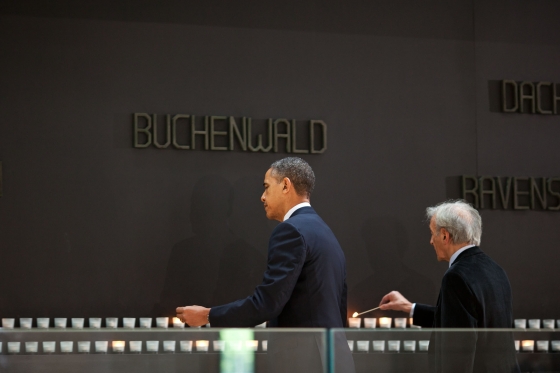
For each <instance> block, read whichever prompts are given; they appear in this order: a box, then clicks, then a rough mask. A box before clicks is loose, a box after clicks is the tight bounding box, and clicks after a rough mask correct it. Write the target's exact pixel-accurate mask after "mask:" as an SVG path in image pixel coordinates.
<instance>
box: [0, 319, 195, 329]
mask: <svg viewBox="0 0 560 373" xmlns="http://www.w3.org/2000/svg"><path fill="white" fill-rule="evenodd" d="M101 321H102V319H101V318H100V317H90V318H89V319H88V322H89V327H90V328H91V329H99V328H101ZM118 323H119V318H118V317H107V318H105V327H106V328H109V329H116V328H117V326H118ZM84 324H85V319H83V318H72V319H71V325H72V328H73V329H83V328H84ZM152 324H153V319H152V318H151V317H140V319H139V326H140V328H143V329H150V328H151V327H152ZM14 325H15V319H7V318H6V319H2V328H3V329H13V328H14ZM32 325H33V318H31V317H22V318H20V319H19V326H20V328H21V329H31V326H32ZM67 325H68V319H67V318H65V317H57V318H55V319H54V327H55V328H58V329H65V328H66V326H67ZM49 326H50V318H48V317H39V318H37V328H39V329H48V328H49ZM156 326H157V327H158V328H167V327H168V326H169V317H156ZM123 327H124V328H127V329H134V328H135V327H136V318H134V317H124V318H123ZM173 327H175V328H184V327H185V324H184V323H182V322H181V320H179V319H178V318H176V317H174V318H173Z"/></svg>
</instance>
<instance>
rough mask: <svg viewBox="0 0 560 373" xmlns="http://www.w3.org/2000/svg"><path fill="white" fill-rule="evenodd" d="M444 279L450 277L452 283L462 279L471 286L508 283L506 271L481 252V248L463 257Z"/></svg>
mask: <svg viewBox="0 0 560 373" xmlns="http://www.w3.org/2000/svg"><path fill="white" fill-rule="evenodd" d="M473 249H474V248H473ZM469 250H471V249H469ZM469 250H467V252H468V251H469ZM467 252H465V254H466V253H467ZM444 277H448V279H451V280H452V281H453V280H457V279H459V278H460V279H462V281H464V282H466V283H470V284H472V283H478V282H481V283H488V282H489V281H490V282H492V281H500V280H506V281H508V280H507V274H506V272H505V271H504V269H503V268H502V267H500V265H499V264H498V263H496V262H495V261H494V260H493V259H492V258H491V257H490V256H489V255H487V254H486V253H484V251H482V250H480V248H476V250H473V252H471V253H469V255H464V256H463V255H461V257H459V258H458V260H457V262H456V263H454V264H453V265H452V266H451V268H449V269H448V270H447V272H446V273H445V276H444Z"/></svg>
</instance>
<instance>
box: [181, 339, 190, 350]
mask: <svg viewBox="0 0 560 373" xmlns="http://www.w3.org/2000/svg"><path fill="white" fill-rule="evenodd" d="M179 348H180V349H181V352H191V351H192V341H179Z"/></svg>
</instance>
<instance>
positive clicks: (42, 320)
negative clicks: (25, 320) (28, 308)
mask: <svg viewBox="0 0 560 373" xmlns="http://www.w3.org/2000/svg"><path fill="white" fill-rule="evenodd" d="M49 324H50V319H49V318H48V317H39V318H37V328H39V329H48V328H49Z"/></svg>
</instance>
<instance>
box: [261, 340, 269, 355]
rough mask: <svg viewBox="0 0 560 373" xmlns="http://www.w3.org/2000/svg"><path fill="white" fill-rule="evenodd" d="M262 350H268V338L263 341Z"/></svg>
mask: <svg viewBox="0 0 560 373" xmlns="http://www.w3.org/2000/svg"><path fill="white" fill-rule="evenodd" d="M262 350H263V352H266V351H268V340H266V339H265V340H264V341H262Z"/></svg>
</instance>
